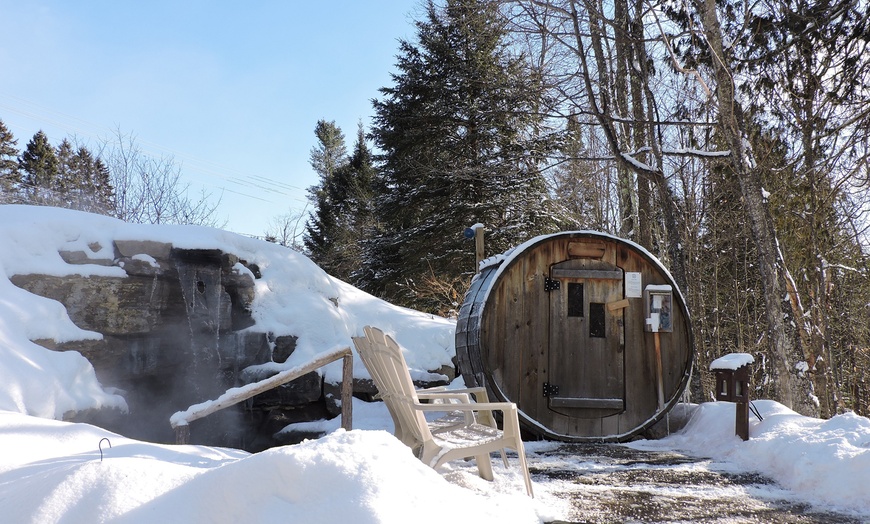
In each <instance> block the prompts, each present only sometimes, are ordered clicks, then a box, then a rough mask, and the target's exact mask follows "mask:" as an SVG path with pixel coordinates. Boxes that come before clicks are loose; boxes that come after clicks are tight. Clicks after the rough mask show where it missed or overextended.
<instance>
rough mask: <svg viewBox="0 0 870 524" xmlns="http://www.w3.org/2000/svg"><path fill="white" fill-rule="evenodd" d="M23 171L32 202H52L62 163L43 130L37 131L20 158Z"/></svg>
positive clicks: (20, 166) (19, 162) (25, 184)
mask: <svg viewBox="0 0 870 524" xmlns="http://www.w3.org/2000/svg"><path fill="white" fill-rule="evenodd" d="M18 166H19V168H20V169H21V171H23V173H24V176H23V181H22V182H23V184H24V186H25V187H26V191H27V193H28V195H29V197H30V198H29V199H30V201H31V202H32V203H46V202H51V200H52V198H51V195H52V190H53V189H54V188H55V184H56V182H57V177H58V172H59V170H60V163H59V162H58V159H57V155H56V154H55V151H54V148H53V147H51V144H49V143H48V137H47V136H46V135H45V133H44V132H43V131H42V130H39V131H37V132H36V134H35V135H33V138H32V139H31V140H30V142H28V143H27V148H26V149H25V150H24V152H23V153H22V154H21V156H20V157H19V159H18Z"/></svg>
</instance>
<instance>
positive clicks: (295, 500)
mask: <svg viewBox="0 0 870 524" xmlns="http://www.w3.org/2000/svg"><path fill="white" fill-rule="evenodd" d="M112 239H125V240H133V239H139V240H142V239H148V240H157V241H161V242H171V243H173V244H175V245H176V246H178V247H183V248H189V249H197V248H220V249H222V250H224V251H227V252H232V253H235V254H237V255H238V256H240V257H242V258H245V259H247V260H249V261H250V262H253V263H256V264H258V265H260V267H261V269H262V274H263V278H262V279H261V280H258V281H257V291H256V292H257V296H256V298H255V302H254V318H255V320H256V321H257V323H258V324H260V325H261V326H263V327H266V328H267V329H270V330H273V331H275V332H276V333H278V334H298V335H300V339H299V345H298V349H297V351H296V353H294V355H293V358H291V359H290V360H289V361H288V362H287V363H286V364H285V365H286V366H288V367H290V366H295V365H297V364H298V363H299V362H300V361H303V360H307V359H308V358H310V357H311V356H312V355H315V354H317V353H318V352H322V351H326V350H329V349H331V348H334V347H335V346H338V345H348V344H349V343H350V336H352V335H356V334H360V332H361V330H362V327H363V326H364V325H366V324H373V325H377V326H379V327H382V328H384V329H385V330H387V331H388V332H391V333H392V334H394V335H395V337H396V339H397V340H398V342H399V343H400V344H401V345H402V346H403V347H404V348H405V350H406V358H407V360H408V363H409V366H410V367H411V368H413V371H414V372H416V373H422V372H424V371H425V370H427V369H437V368H438V367H440V366H441V365H443V364H445V363H448V362H449V361H450V358H451V357H452V356H453V325H452V323H451V322H449V321H447V320H444V319H440V318H435V317H432V316H430V315H425V314H421V313H418V312H414V311H409V310H406V309H402V308H396V307H394V306H391V305H389V304H386V303H384V302H382V301H380V300H377V299H375V298H373V297H371V296H369V295H367V294H365V293H362V292H360V291H358V290H356V289H354V288H352V287H351V286H348V285H347V284H344V283H342V282H339V281H336V280H334V279H332V278H330V277H329V276H327V275H326V274H324V273H323V272H322V271H321V270H320V269H318V268H317V267H316V266H315V265H314V264H312V263H311V262H310V261H309V260H308V259H306V258H305V257H303V256H301V255H298V254H296V253H293V252H292V251H289V250H287V249H285V248H282V247H280V246H275V245H272V244H268V243H265V242H260V241H256V240H251V239H248V238H244V237H240V236H238V235H234V234H231V233H226V232H222V231H219V230H214V229H208V228H192V227H173V226H141V225H129V224H124V223H122V222H119V221H117V220H113V219H110V218H106V217H100V216H95V215H88V214H84V213H77V212H73V211H66V210H59V209H52V208H34V207H26V206H0V515H2V520H3V522H14V523H19V522H22V523H25V522H32V523H40V524H42V523H51V522H68V523H88V524H90V523H94V522H109V521H111V522H143V523H144V522H149V523H150V522H186V523H190V522H202V523H224V522H225V523H235V522H286V521H291V522H315V523H316V522H345V521H347V522H359V523H405V522H421V523H426V522H433V523H435V522H438V523H441V522H444V521H450V520H454V519H458V520H462V521H477V522H511V523H525V522H528V523H535V522H546V521H550V520H556V519H559V518H560V516H561V515H565V514H566V513H565V511H564V510H565V508H566V505H567V502H566V501H564V500H559V499H558V498H557V497H555V496H554V495H553V493H555V492H556V490H555V489H553V488H552V486H550V485H549V484H548V481H546V480H544V479H533V480H534V482H535V493H536V498H535V499H530V498H528V497H526V496H525V495H524V494H523V487H522V479H521V477H520V475H519V473H518V472H516V471H515V470H516V468H515V466H514V465H512V467H511V468H508V469H504V467H503V466H501V465H500V461H499V460H495V461H494V465H495V476H496V479H495V481H494V482H486V481H483V480H482V479H480V478H478V477H476V475H475V472H476V469H475V468H474V467H473V466H470V465H467V464H464V463H458V464H451V465H447V466H446V467H445V468H443V469H442V470H440V471H439V472H436V471H433V470H431V469H430V468H428V467H426V466H423V465H422V463H420V462H419V461H418V460H417V459H415V458H414V457H413V455H412V454H411V452H410V450H409V449H407V448H406V447H404V446H403V445H401V444H400V443H399V442H398V441H397V440H396V439H395V438H393V437H392V436H391V435H390V434H389V431H391V430H392V423H391V421H390V418H389V415H388V414H387V413H386V410H385V409H384V408H383V405H382V404H380V403H373V404H367V403H364V402H360V401H356V400H355V401H354V417H353V418H354V427H355V429H354V430H353V431H350V432H345V431H342V430H338V429H336V428H337V427H338V424H339V421H338V420H332V421H322V422H316V423H310V425H314V426H317V427H319V428H322V429H326V430H331V431H333V432H332V433H330V434H329V435H328V436H326V437H324V438H322V439H319V440H316V441H307V442H305V443H303V444H299V445H296V446H286V447H281V448H275V449H271V450H268V451H265V452H262V453H257V454H248V453H245V452H242V451H238V450H230V449H218V448H210V447H204V446H170V445H159V444H151V443H145V442H139V441H135V440H131V439H127V438H124V437H121V436H119V435H115V434H112V433H110V432H108V431H105V430H102V429H99V428H95V427H93V426H89V425H85V424H69V423H65V422H60V421H58V420H52V419H59V418H61V417H62V416H63V414H64V413H66V412H67V411H70V410H77V409H86V408H89V407H97V406H105V405H112V406H119V405H123V404H124V400H123V398H121V397H119V396H118V395H115V394H112V393H111V392H105V391H103V389H102V388H101V386H100V384H99V383H98V382H97V380H96V378H95V375H94V372H93V368H91V366H90V364H89V363H88V362H87V361H86V360H85V359H84V358H83V357H81V355H79V354H77V353H73V352H67V353H57V352H52V351H48V350H46V349H44V348H42V347H41V346H38V345H36V344H33V343H32V342H30V340H32V339H39V338H54V339H56V340H72V339H76V338H93V337H99V336H100V335H99V334H98V333H93V332H85V331H82V330H81V329H79V328H77V327H76V326H74V325H73V324H72V322H71V321H70V320H69V317H68V316H67V315H66V312H65V310H64V309H63V307H62V306H61V305H60V304H58V303H56V302H54V301H50V300H47V299H43V298H41V297H37V296H35V295H32V294H30V293H28V292H26V291H23V290H21V289H19V288H17V287H15V286H13V285H12V284H11V283H10V282H9V280H8V276H9V275H12V274H16V273H27V272H35V273H47V274H54V275H64V274H71V273H82V272H86V273H89V274H101V273H100V272H108V271H118V269H117V268H105V267H102V266H96V265H94V266H88V265H86V266H70V265H67V264H66V263H64V262H63V260H62V259H61V258H60V256H59V255H58V250H59V249H65V250H83V251H86V250H87V246H88V244H92V243H94V242H99V244H100V245H101V246H103V249H110V246H111V245H112V244H111V240H112ZM100 255H105V254H104V253H100ZM288 297H293V299H292V300H291V299H289V298H288ZM300 297H303V299H300ZM333 300H337V302H338V307H336V306H335V302H333ZM357 362H358V365H356V366H355V373H356V374H357V375H359V376H365V373H366V372H365V368H364V367H363V366H362V364H361V363H360V362H359V361H357ZM329 372H335V373H340V364H339V365H338V366H336V367H335V369H334V370H331V371H329ZM458 382H461V381H457V385H459V384H458ZM757 404H758V406H759V408H760V411H761V413H762V414H763V415H764V417H765V418H764V421H763V422H760V421H758V420H756V419H754V418H753V419H752V420H751V421H750V437H751V438H750V440H749V441H748V442H743V441H742V440H740V439H739V438H738V437H736V436H734V406H733V404H729V403H724V402H717V403H707V404H703V405H701V406H700V407H699V408H698V409H697V411H696V412H695V415H694V416H693V418H692V420H691V421H690V423H689V424H688V426H687V427H686V428H685V429H684V430H683V431H681V432H680V433H678V434H675V435H672V436H670V437H668V438H665V439H663V440H660V441H640V442H636V443H634V444H632V446H636V447H640V448H649V449H676V450H682V451H685V452H687V453H690V454H693V455H700V456H707V457H712V458H715V459H716V460H719V461H722V462H724V463H727V464H730V467H733V468H735V470H745V471H758V472H760V473H762V474H764V475H766V476H769V477H771V478H773V479H774V480H776V481H777V482H778V483H780V484H781V485H782V486H783V487H785V488H787V489H790V490H792V493H793V494H794V498H795V499H800V500H805V501H807V502H811V503H813V504H816V505H819V506H824V507H830V508H833V509H839V510H842V511H848V512H850V513H853V514H855V515H858V516H859V518H867V519H870V502H868V500H867V499H868V498H870V497H868V494H870V492H868V491H867V489H868V488H867V486H870V420H868V419H866V418H863V417H858V416H855V415H853V414H844V415H839V416H837V417H834V418H833V419H831V420H828V421H823V420H818V419H811V418H807V417H802V416H800V415H797V414H795V413H793V412H791V411H789V410H787V409H785V408H784V407H782V406H781V405H779V404H776V403H773V402H770V401H758V402H757ZM167 423H168V421H167ZM385 430H386V431H385ZM552 445H553V444H549V443H542V442H539V443H528V444H527V448H528V449H529V450H530V451H532V452H534V450H535V449H542V448H543V447H546V446H552Z"/></svg>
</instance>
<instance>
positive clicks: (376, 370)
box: [353, 326, 534, 496]
mask: <svg viewBox="0 0 870 524" xmlns="http://www.w3.org/2000/svg"><path fill="white" fill-rule="evenodd" d="M364 332H365V336H364V337H354V339H353V342H354V346H355V347H356V350H357V352H358V353H359V355H360V357H361V358H362V361H363V363H364V364H365V366H366V369H368V370H369V373H370V374H371V376H372V379H373V380H374V382H375V386H377V388H378V392H379V393H380V396H381V398H383V400H384V403H385V404H386V405H387V409H388V410H389V412H390V415H391V416H392V418H393V423H394V424H395V428H396V429H395V435H396V437H397V438H398V439H399V440H401V441H402V442H403V443H405V444H406V445H408V446H409V447H411V448H412V449H413V450H414V452H415V454H416V455H417V457H419V458H420V460H422V461H423V462H424V463H425V464H428V465H429V466H431V467H432V468H437V467H439V466H440V465H442V464H444V463H446V462H450V461H452V460H457V459H465V458H470V457H474V459H475V460H476V462H477V469H478V472H479V473H480V476H481V477H482V478H484V479H486V480H493V474H492V463H491V460H490V455H489V454H490V453H491V452H493V451H500V452H501V453H502V458H503V459H504V462H505V466H507V459H506V458H505V455H504V450H505V449H506V448H507V449H513V450H515V451H516V452H517V455H519V462H520V468H521V470H522V474H523V479H524V481H525V485H526V492H527V493H528V494H529V496H534V495H533V493H532V481H531V478H530V477H529V470H528V466H527V464H526V454H525V450H524V449H523V442H522V439H521V438H520V427H519V419H518V417H517V406H516V404H513V403H510V402H487V401H486V391H485V389H483V388H470V389H465V390H444V389H440V388H435V389H433V390H419V391H418V390H417V389H416V388H415V387H414V383H413V381H412V380H411V375H410V373H409V372H408V366H407V364H406V363H405V357H404V356H403V355H402V349H401V348H400V347H399V345H398V344H397V343H396V341H395V340H393V339H392V337H390V336H389V335H387V334H385V333H384V332H383V331H381V330H380V329H378V328H374V327H370V326H367V327H365V328H364ZM472 395H473V396H475V397H476V398H477V400H484V401H483V402H472V401H471V398H470V397H471V396H472ZM420 399H426V400H429V403H427V404H423V403H421V402H420ZM427 411H436V412H446V413H448V415H447V416H445V417H442V418H440V419H438V420H436V421H434V422H427V421H426V418H425V416H424V414H423V413H424V412H427ZM493 411H500V412H502V426H503V429H502V430H499V429H498V428H497V427H496V424H495V421H494V419H493V417H492V412H493Z"/></svg>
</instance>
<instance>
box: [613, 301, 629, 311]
mask: <svg viewBox="0 0 870 524" xmlns="http://www.w3.org/2000/svg"><path fill="white" fill-rule="evenodd" d="M629 304H630V302H629V301H628V299H627V298H623V299H622V300H617V301H616V302H608V303H607V310H608V311H616V310H617V309H625V308H627V307H628V305H629Z"/></svg>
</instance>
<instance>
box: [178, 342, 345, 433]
mask: <svg viewBox="0 0 870 524" xmlns="http://www.w3.org/2000/svg"><path fill="white" fill-rule="evenodd" d="M345 355H352V353H351V350H350V348H349V347H344V348H339V349H333V350H331V351H327V352H324V353H321V354H320V355H318V356H317V358H315V359H313V360H311V361H310V362H308V363H307V364H304V365H302V366H297V367H295V368H291V369H288V370H286V371H282V372H280V373H278V374H277V375H273V376H271V377H269V378H267V379H263V380H260V381H259V382H253V383H251V384H247V385H244V386H240V387H236V388H230V389H228V390H227V391H226V393H224V394H223V395H221V396H219V397H218V398H216V399H215V400H212V401H206V402H202V403H200V404H194V405H193V406H190V407H189V408H187V410H185V411H179V412H176V413H175V414H174V415H172V417H170V418H169V423H170V424H171V425H172V427H173V428H175V427H178V426H184V425H187V424H189V423H191V422H193V421H194V420H197V419H200V418H202V417H205V416H207V415H211V414H212V413H214V412H215V411H220V410H222V409H224V408H228V407H230V406H232V405H235V404H238V403H239V402H242V401H244V400H247V399H249V398H251V397H253V396H256V395H259V394H260V393H262V392H264V391H268V390H270V389H272V388H276V387H278V386H280V385H282V384H286V383H287V382H290V381H291V380H295V379H297V378H299V377H301V376H302V375H305V374H307V373H311V372H312V371H314V370H315V369H318V368H321V367H323V366H325V365H327V364H329V363H330V362H334V361H336V360H338V359H340V358H343V357H344V356H345ZM348 406H350V404H348Z"/></svg>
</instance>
